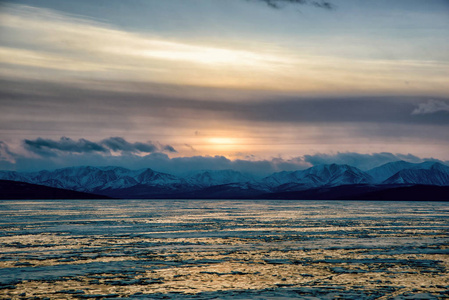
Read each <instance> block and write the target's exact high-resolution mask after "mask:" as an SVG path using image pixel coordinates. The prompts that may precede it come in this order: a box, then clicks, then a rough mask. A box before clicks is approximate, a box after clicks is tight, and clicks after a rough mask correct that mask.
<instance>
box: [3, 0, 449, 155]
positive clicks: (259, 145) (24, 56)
mask: <svg viewBox="0 0 449 300" xmlns="http://www.w3.org/2000/svg"><path fill="white" fill-rule="evenodd" d="M448 15H449V4H448V2H447V1H442V0H441V1H437V0H433V1H426V2H425V3H423V2H422V1H375V2H369V1H368V2H364V4H363V5H361V4H360V2H358V1H351V0H346V1H343V0H341V1H329V2H327V1H261V0H230V1H218V0H210V1H209V0H208V1H204V0H189V1H177V0H169V1H140V0H133V1H129V2H126V4H125V3H124V2H122V1H116V0H108V1H95V2H91V1H77V2H76V3H73V2H67V1H51V0H43V1H39V2H35V1H0V34H1V38H0V39H1V46H0V65H1V66H2V67H1V68H0V106H1V111H0V140H2V141H4V142H5V143H6V144H8V145H9V147H10V148H11V149H13V150H14V151H18V152H21V151H22V152H23V153H25V152H26V149H24V144H23V141H24V140H37V139H38V138H41V139H51V140H59V139H60V138H61V137H68V138H72V139H73V140H79V139H85V140H91V141H92V140H93V141H102V140H106V139H109V138H110V137H121V138H124V139H126V141H127V142H128V143H130V144H131V145H134V144H136V143H147V141H153V142H154V143H156V144H155V146H156V148H158V147H159V148H158V149H159V150H161V151H162V148H160V147H161V146H160V145H162V146H163V145H166V146H170V147H173V149H176V152H174V151H168V152H166V153H167V154H168V155H169V156H170V157H185V156H187V157H188V156H198V155H201V156H207V155H211V156H214V155H223V156H226V157H228V158H232V159H246V157H253V158H254V157H255V158H256V159H262V160H263V159H271V157H278V156H281V157H285V158H287V159H288V157H297V156H301V155H308V154H313V153H318V152H319V153H329V152H334V153H335V151H341V152H350V153H352V152H359V153H373V152H377V153H382V152H391V153H404V154H407V153H412V154H415V155H418V156H420V157H436V158H440V159H443V160H447V159H449V151H448V150H447V149H449V147H448V146H449V134H448V130H447V128H448V123H449V87H448V85H447V82H448V81H449V42H448V40H447V33H448V32H449V18H447V16H448ZM157 143H159V144H157Z"/></svg>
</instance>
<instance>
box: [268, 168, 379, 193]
mask: <svg viewBox="0 0 449 300" xmlns="http://www.w3.org/2000/svg"><path fill="white" fill-rule="evenodd" d="M262 182H264V183H265V184H266V185H268V186H269V187H271V188H276V187H277V189H279V188H281V189H285V190H304V189H309V188H314V187H319V186H323V185H328V186H335V185H345V184H367V183H370V182H372V178H371V176H370V175H368V174H366V173H365V172H363V171H361V170H359V169H357V168H355V167H351V166H348V165H337V164H331V165H319V166H314V167H311V168H309V169H306V170H302V171H293V172H285V171H284V172H279V173H274V174H272V175H270V176H268V177H265V178H264V179H263V180H262Z"/></svg>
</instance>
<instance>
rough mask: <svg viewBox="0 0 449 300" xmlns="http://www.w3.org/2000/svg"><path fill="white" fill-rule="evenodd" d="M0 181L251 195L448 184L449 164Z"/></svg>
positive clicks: (51, 174) (8, 175)
mask: <svg viewBox="0 0 449 300" xmlns="http://www.w3.org/2000/svg"><path fill="white" fill-rule="evenodd" d="M0 179H3V180H12V181H20V182H26V183H31V184H37V185H44V186H49V187H55V188H61V189H67V190H74V191H80V192H88V193H96V194H101V195H107V196H111V197H138V198H145V197H149V198H151V197H181V198H182V197H192V198H196V197H203V198H206V197H207V196H208V195H212V196H213V197H216V198H220V197H228V196H229V197H230V198H232V197H233V196H232V195H233V193H234V194H235V197H246V196H249V195H258V194H259V195H262V194H263V195H267V194H270V193H285V192H297V191H306V190H311V189H320V188H322V187H325V188H331V187H338V186H347V187H348V188H350V186H355V185H358V186H366V187H367V188H368V186H369V187H370V188H372V187H375V186H388V185H394V186H397V185H417V184H420V185H438V186H449V167H448V166H446V165H443V164H441V163H437V162H424V163H420V164H413V163H408V162H404V161H399V162H394V163H388V164H385V165H383V166H380V167H377V168H374V169H372V170H370V171H368V172H363V171H361V170H359V169H357V168H355V167H352V166H349V165H337V164H330V165H319V166H314V167H311V168H309V169H306V170H298V171H292V172H286V171H284V172H279V173H274V174H272V175H270V176H267V177H265V178H263V179H260V180H257V179H254V178H253V177H252V176H250V175H246V174H243V173H240V172H237V171H234V170H213V171H212V170H204V171H196V172H191V173H189V174H186V175H184V176H175V175H171V174H167V173H162V172H157V171H154V170H152V169H140V170H129V169H126V168H121V167H90V166H85V167H72V168H64V169H58V170H54V171H40V172H32V173H26V172H14V171H0Z"/></svg>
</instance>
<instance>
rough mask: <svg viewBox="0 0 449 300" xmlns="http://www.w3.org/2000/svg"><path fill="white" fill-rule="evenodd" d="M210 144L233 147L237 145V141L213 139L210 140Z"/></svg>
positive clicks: (225, 138)
mask: <svg viewBox="0 0 449 300" xmlns="http://www.w3.org/2000/svg"><path fill="white" fill-rule="evenodd" d="M209 143H211V144H214V145H233V144H235V140H234V139H233V138H227V137H212V138H209Z"/></svg>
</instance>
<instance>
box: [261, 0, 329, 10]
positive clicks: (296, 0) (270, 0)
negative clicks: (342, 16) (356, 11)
mask: <svg viewBox="0 0 449 300" xmlns="http://www.w3.org/2000/svg"><path fill="white" fill-rule="evenodd" d="M253 1H259V2H263V3H265V4H266V5H268V6H269V7H271V8H274V9H280V8H282V7H283V6H284V5H286V4H297V5H312V6H315V7H319V8H324V9H328V10H331V9H334V8H335V6H334V5H333V4H332V3H330V2H328V1H309V0H253Z"/></svg>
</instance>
